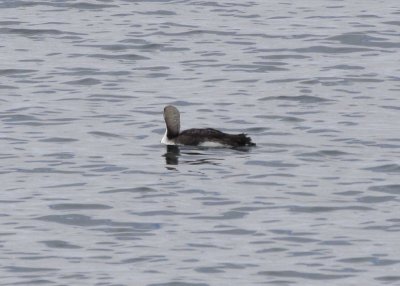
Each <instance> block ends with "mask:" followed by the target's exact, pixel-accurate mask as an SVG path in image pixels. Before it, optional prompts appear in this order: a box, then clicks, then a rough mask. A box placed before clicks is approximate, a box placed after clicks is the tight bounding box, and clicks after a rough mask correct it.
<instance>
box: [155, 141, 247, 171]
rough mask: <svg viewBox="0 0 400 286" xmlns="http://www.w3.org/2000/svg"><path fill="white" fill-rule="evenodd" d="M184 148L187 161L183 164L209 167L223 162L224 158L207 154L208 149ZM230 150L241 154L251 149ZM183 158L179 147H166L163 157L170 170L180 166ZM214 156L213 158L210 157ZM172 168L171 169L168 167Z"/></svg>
mask: <svg viewBox="0 0 400 286" xmlns="http://www.w3.org/2000/svg"><path fill="white" fill-rule="evenodd" d="M182 148H183V153H182V154H183V155H185V158H186V159H185V160H183V162H181V163H183V164H188V165H201V164H209V165H215V166H217V165H219V164H220V161H223V160H224V158H223V157H220V158H215V157H214V156H212V155H211V154H210V153H209V152H206V151H207V150H209V149H208V148H199V147H197V148H196V150H193V148H189V149H187V148H185V147H182ZM221 149H222V148H221ZM230 150H235V151H239V152H248V151H249V148H230ZM180 156H181V150H180V147H179V146H177V145H167V146H166V152H165V153H164V155H163V157H165V164H166V165H167V168H168V169H173V170H176V169H175V168H173V167H172V166H173V165H178V164H179V157H180ZM210 156H212V157H210ZM168 166H170V167H168Z"/></svg>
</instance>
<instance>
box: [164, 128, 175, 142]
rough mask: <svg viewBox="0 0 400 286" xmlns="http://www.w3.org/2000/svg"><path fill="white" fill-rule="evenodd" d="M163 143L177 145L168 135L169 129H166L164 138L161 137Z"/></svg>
mask: <svg viewBox="0 0 400 286" xmlns="http://www.w3.org/2000/svg"><path fill="white" fill-rule="evenodd" d="M161 143H162V144H165V145H176V144H175V142H174V141H172V140H169V139H168V137H167V130H165V134H164V136H163V138H162V139H161Z"/></svg>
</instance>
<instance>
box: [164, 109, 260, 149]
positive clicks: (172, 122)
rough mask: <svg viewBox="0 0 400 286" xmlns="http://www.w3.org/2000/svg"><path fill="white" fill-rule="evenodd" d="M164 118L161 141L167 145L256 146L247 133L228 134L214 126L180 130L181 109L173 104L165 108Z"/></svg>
mask: <svg viewBox="0 0 400 286" xmlns="http://www.w3.org/2000/svg"><path fill="white" fill-rule="evenodd" d="M164 120H165V124H166V125H167V129H166V130H165V134H164V137H163V138H162V140H161V143H163V144H166V145H192V146H210V147H212V146H229V147H241V146H255V145H256V144H255V143H253V142H252V141H251V138H250V137H248V136H246V134H244V133H241V134H227V133H224V132H221V131H219V130H216V129H213V128H204V129H197V128H193V129H187V130H184V131H182V132H180V128H181V121H180V113H179V110H178V109H177V108H176V107H175V106H172V105H168V106H166V107H165V108H164Z"/></svg>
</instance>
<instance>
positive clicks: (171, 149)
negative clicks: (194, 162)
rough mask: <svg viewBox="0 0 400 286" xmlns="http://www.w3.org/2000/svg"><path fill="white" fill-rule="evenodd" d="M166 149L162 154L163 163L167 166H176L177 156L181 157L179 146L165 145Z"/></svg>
mask: <svg viewBox="0 0 400 286" xmlns="http://www.w3.org/2000/svg"><path fill="white" fill-rule="evenodd" d="M166 147H167V152H166V153H165V154H164V157H165V163H166V164H167V165H178V163H179V156H180V155H181V152H180V150H179V146H176V145H167V146H166Z"/></svg>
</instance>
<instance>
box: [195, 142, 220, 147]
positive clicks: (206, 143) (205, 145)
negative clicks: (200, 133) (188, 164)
mask: <svg viewBox="0 0 400 286" xmlns="http://www.w3.org/2000/svg"><path fill="white" fill-rule="evenodd" d="M199 146H200V147H224V146H226V145H224V144H221V143H220V142H215V141H204V142H202V143H200V144H199Z"/></svg>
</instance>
